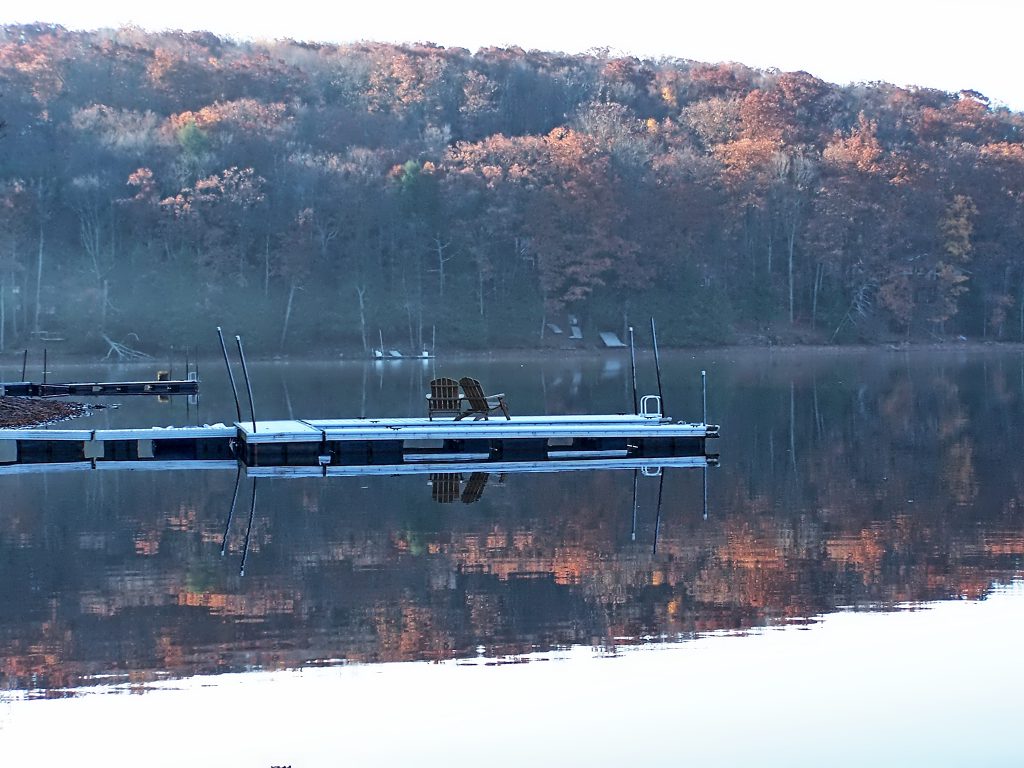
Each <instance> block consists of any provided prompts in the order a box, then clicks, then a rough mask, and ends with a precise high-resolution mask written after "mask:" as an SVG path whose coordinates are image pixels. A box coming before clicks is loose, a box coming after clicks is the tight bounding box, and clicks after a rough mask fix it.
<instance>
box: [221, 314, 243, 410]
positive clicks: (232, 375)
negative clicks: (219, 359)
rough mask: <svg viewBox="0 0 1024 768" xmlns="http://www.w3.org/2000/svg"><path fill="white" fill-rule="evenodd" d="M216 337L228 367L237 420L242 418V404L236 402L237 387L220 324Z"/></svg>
mask: <svg viewBox="0 0 1024 768" xmlns="http://www.w3.org/2000/svg"><path fill="white" fill-rule="evenodd" d="M217 337H218V338H219V339H220V349H221V351H222V352H223V353H224V365H226V366H227V369H228V381H230V382H231V394H232V395H234V396H235V414H237V416H238V420H239V421H241V420H242V406H241V405H240V404H239V403H238V387H236V386H235V374H233V373H232V372H231V361H230V360H228V348H227V346H226V345H225V344H224V334H223V333H221V330H220V326H219V325H218V326H217Z"/></svg>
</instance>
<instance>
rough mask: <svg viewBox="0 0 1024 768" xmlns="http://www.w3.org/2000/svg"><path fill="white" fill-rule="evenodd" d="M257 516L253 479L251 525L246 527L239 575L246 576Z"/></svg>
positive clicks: (250, 504) (250, 506)
mask: <svg viewBox="0 0 1024 768" xmlns="http://www.w3.org/2000/svg"><path fill="white" fill-rule="evenodd" d="M255 516H256V478H255V477H254V478H253V479H252V501H251V502H250V503H249V524H248V525H247V526H246V527H245V543H244V544H243V545H242V563H241V565H239V567H238V575H239V576H245V558H246V556H248V554H249V534H250V532H251V531H252V519H253V518H254V517H255Z"/></svg>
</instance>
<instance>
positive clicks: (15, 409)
mask: <svg viewBox="0 0 1024 768" xmlns="http://www.w3.org/2000/svg"><path fill="white" fill-rule="evenodd" d="M86 410H87V406H86V405H84V404H83V403H69V402H65V401H63V400H44V399H42V398H36V397H0V429H11V428H16V427H38V426H41V425H43V424H52V423H53V422H56V421H64V420H65V419H71V418H74V417H75V416H80V415H81V414H83V413H85V411H86Z"/></svg>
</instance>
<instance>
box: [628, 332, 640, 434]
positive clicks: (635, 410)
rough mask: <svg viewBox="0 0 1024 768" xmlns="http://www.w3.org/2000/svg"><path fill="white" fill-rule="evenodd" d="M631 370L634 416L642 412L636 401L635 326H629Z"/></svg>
mask: <svg viewBox="0 0 1024 768" xmlns="http://www.w3.org/2000/svg"><path fill="white" fill-rule="evenodd" d="M629 369H630V371H632V373H633V415H634V416H636V415H637V414H638V413H639V412H640V406H639V405H638V404H637V400H636V352H635V351H634V349H633V326H632V325H631V326H629Z"/></svg>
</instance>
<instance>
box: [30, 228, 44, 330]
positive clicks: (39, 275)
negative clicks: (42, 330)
mask: <svg viewBox="0 0 1024 768" xmlns="http://www.w3.org/2000/svg"><path fill="white" fill-rule="evenodd" d="M44 239H45V229H44V227H43V224H42V222H40V224H39V257H38V260H37V261H36V307H35V318H34V320H33V322H32V330H33V331H34V332H36V333H38V332H39V303H40V301H41V300H42V296H43V243H44Z"/></svg>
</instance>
